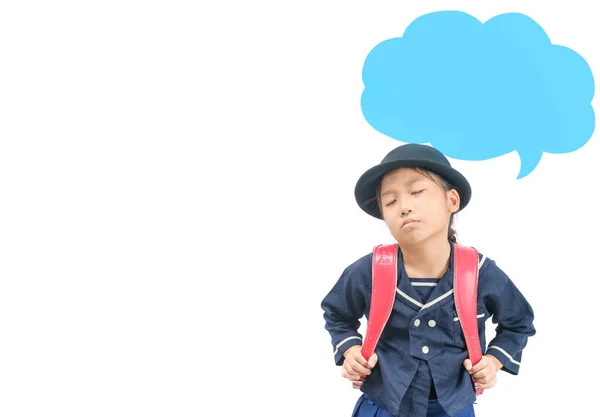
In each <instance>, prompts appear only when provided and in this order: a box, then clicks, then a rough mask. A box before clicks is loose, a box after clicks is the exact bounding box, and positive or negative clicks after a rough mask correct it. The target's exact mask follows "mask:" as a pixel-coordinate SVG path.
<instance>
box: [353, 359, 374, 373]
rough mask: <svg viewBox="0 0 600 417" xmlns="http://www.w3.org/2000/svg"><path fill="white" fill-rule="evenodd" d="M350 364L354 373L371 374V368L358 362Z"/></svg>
mask: <svg viewBox="0 0 600 417" xmlns="http://www.w3.org/2000/svg"><path fill="white" fill-rule="evenodd" d="M350 365H351V366H352V371H353V372H354V373H357V374H359V375H371V370H370V369H369V368H366V367H364V366H362V365H361V364H360V363H358V362H351V363H350Z"/></svg>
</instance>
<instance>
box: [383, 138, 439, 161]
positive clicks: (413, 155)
mask: <svg viewBox="0 0 600 417" xmlns="http://www.w3.org/2000/svg"><path fill="white" fill-rule="evenodd" d="M403 159H411V160H422V161H428V162H437V163H441V164H444V165H447V166H450V161H448V158H446V156H445V155H444V154H443V153H441V152H440V151H439V150H437V149H436V148H434V147H432V146H427V145H422V144H419V143H408V144H405V145H400V146H398V147H397V148H395V149H393V150H392V151H390V152H389V153H388V154H387V155H386V156H385V158H383V159H382V161H381V163H382V164H383V163H387V162H391V161H401V160H403Z"/></svg>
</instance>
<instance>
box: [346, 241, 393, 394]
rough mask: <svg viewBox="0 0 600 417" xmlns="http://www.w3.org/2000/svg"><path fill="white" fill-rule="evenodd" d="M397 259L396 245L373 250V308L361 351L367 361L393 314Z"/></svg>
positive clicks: (382, 246)
mask: <svg viewBox="0 0 600 417" xmlns="http://www.w3.org/2000/svg"><path fill="white" fill-rule="evenodd" d="M397 258H398V246H397V245H396V244H391V245H379V246H376V247H375V248H374V249H373V264H372V268H373V271H372V290H371V306H370V312H369V320H368V323H367V331H366V335H365V339H364V341H363V345H362V349H361V353H362V355H363V357H364V358H365V359H366V360H369V358H370V357H371V355H373V353H374V352H375V347H376V346H377V342H378V341H379V338H380V337H381V333H382V332H383V328H384V327H385V324H386V323H387V321H388V319H389V318H390V314H391V313H392V307H393V305H394V300H395V299H396V285H397V281H398V276H397V273H398V263H397ZM361 379H363V380H364V379H365V377H364V376H362V377H361ZM352 385H353V386H354V388H358V387H360V385H361V382H358V383H353V384H352Z"/></svg>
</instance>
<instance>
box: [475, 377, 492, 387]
mask: <svg viewBox="0 0 600 417" xmlns="http://www.w3.org/2000/svg"><path fill="white" fill-rule="evenodd" d="M496 381H497V380H496V379H494V380H492V381H490V382H488V383H485V384H482V383H479V382H476V383H475V388H476V389H477V388H483V389H490V388H492V387H493V386H494V385H496Z"/></svg>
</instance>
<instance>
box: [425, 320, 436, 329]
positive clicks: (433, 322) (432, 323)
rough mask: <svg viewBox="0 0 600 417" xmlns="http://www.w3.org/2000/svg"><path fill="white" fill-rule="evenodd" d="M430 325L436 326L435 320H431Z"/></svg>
mask: <svg viewBox="0 0 600 417" xmlns="http://www.w3.org/2000/svg"><path fill="white" fill-rule="evenodd" d="M427 324H429V327H435V320H429V323H427Z"/></svg>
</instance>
